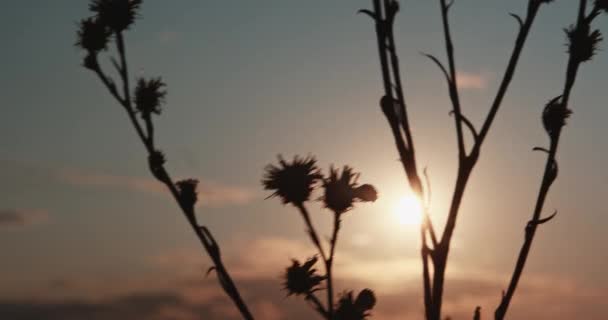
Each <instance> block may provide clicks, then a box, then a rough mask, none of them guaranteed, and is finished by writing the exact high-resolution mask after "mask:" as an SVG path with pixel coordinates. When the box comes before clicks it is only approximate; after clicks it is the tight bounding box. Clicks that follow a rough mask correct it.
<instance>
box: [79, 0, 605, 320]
mask: <svg viewBox="0 0 608 320" xmlns="http://www.w3.org/2000/svg"><path fill="white" fill-rule="evenodd" d="M437 1H438V4H439V9H440V12H441V23H442V27H443V33H444V37H445V40H444V41H445V49H446V55H447V67H446V66H444V64H443V63H442V62H441V60H440V59H439V58H437V57H436V56H434V55H431V54H426V53H424V54H423V55H424V56H426V57H428V58H429V59H430V60H431V61H432V62H433V63H434V64H436V65H437V66H438V67H439V69H440V71H441V72H442V74H443V76H444V77H445V81H446V84H447V87H448V92H449V98H450V102H451V104H452V110H451V111H450V114H451V115H453V117H454V125H455V132H456V143H457V147H458V156H457V161H458V172H457V178H456V182H455V187H454V191H453V195H452V200H451V204H450V206H449V211H448V215H447V220H446V223H445V227H444V229H443V230H441V232H438V230H436V229H435V227H434V225H433V222H432V219H431V212H430V202H431V195H430V182H429V179H428V177H427V175H426V171H423V174H422V175H421V174H420V171H419V169H418V165H417V163H416V161H417V158H416V153H415V148H414V137H413V134H412V131H411V127H410V122H409V121H410V120H409V118H408V113H407V105H406V100H405V91H404V87H403V83H402V80H401V70H400V63H399V56H398V54H397V49H396V48H397V47H396V40H395V34H394V23H395V19H396V17H397V13H398V11H399V4H398V2H397V1H395V0H371V2H372V8H371V9H369V10H368V9H363V10H360V11H359V12H360V13H362V14H366V15H368V16H369V17H371V18H372V19H373V21H374V22H375V31H376V36H377V46H378V54H379V60H380V67H381V75H382V85H383V89H384V94H383V95H382V97H381V98H380V99H379V100H380V101H379V103H380V108H381V110H382V112H383V114H384V116H385V117H386V120H387V122H388V124H389V126H390V129H391V132H392V135H393V137H394V141H395V145H396V147H397V152H398V154H399V159H400V161H401V163H402V165H403V169H404V171H405V174H406V177H407V183H408V185H409V186H410V187H411V189H412V190H413V192H414V193H415V194H416V195H417V196H418V197H419V198H420V199H421V200H424V201H423V202H424V203H425V212H424V219H423V222H422V224H421V228H420V239H421V251H420V254H421V259H422V284H423V292H424V296H423V301H424V310H425V318H426V319H427V320H441V319H442V305H443V293H444V284H445V283H444V282H445V274H446V270H447V266H448V257H449V251H450V245H451V241H452V238H453V234H454V230H455V228H456V223H457V220H458V214H459V211H460V204H461V202H462V199H463V197H464V193H465V190H466V187H467V185H468V181H469V178H470V176H471V173H472V172H473V170H474V168H475V165H476V164H477V161H478V160H479V157H480V154H481V148H482V146H483V143H484V141H485V139H486V137H487V135H488V133H489V131H490V129H491V127H492V124H493V123H494V120H495V118H496V116H497V114H498V111H499V109H500V107H501V105H502V102H503V99H504V97H505V95H506V93H507V91H508V89H509V86H510V84H511V82H512V79H513V76H514V74H515V71H516V69H517V65H518V62H519V59H520V56H521V54H522V52H523V49H524V46H525V44H526V41H527V39H528V35H529V33H530V31H531V29H532V27H533V24H534V22H535V20H536V17H537V15H538V13H539V12H540V11H541V9H542V8H543V7H544V6H545V5H547V4H549V3H551V2H553V0H528V2H527V9H526V14H525V16H523V17H521V16H519V15H517V14H511V16H513V17H514V18H515V20H516V22H517V24H518V27H519V31H518V34H517V36H516V40H515V44H514V48H513V51H512V53H511V56H510V58H509V60H508V63H507V67H506V70H505V71H504V75H503V77H502V81H501V82H500V85H499V87H498V90H497V93H496V95H495V97H494V99H493V101H492V102H491V104H490V107H489V111H488V113H487V116H486V117H485V120H484V121H483V123H482V124H481V127H480V129H479V130H477V126H476V125H475V124H474V123H472V122H471V121H470V120H469V119H468V117H467V116H466V115H464V114H463V112H462V108H461V101H460V91H459V86H458V72H457V68H456V59H455V49H454V45H453V43H452V36H451V29H450V22H449V13H450V8H451V7H452V6H453V5H454V1H447V0H437ZM141 5H142V0H92V1H91V2H90V5H89V9H90V11H91V14H92V15H91V17H88V18H85V19H83V20H81V21H80V23H79V30H78V33H77V42H76V45H77V46H78V47H79V48H81V49H82V50H83V51H84V53H85V54H86V55H85V57H84V60H83V66H84V67H85V68H86V69H88V70H90V71H92V72H93V73H94V74H95V75H96V76H97V77H98V78H99V80H100V81H101V82H102V84H103V85H104V86H105V88H106V89H107V90H108V92H109V93H110V95H111V96H112V97H113V98H114V99H115V100H116V102H117V103H118V104H119V105H120V106H122V107H123V108H124V110H125V112H126V113H127V116H128V118H129V121H130V122H131V124H132V126H133V128H134V129H135V132H136V134H137V136H138V137H139V139H140V140H141V142H142V144H143V145H144V148H145V151H146V152H147V155H148V159H147V162H148V164H147V165H148V167H149V170H150V172H151V174H152V175H153V176H154V177H155V178H156V179H157V180H158V181H159V182H160V183H162V184H164V185H165V186H166V187H167V189H168V190H169V192H170V193H171V195H172V196H173V198H174V199H175V201H176V202H177V204H178V206H179V208H180V209H181V211H182V213H183V215H184V217H185V218H186V220H187V221H188V223H189V225H190V227H191V228H192V231H193V232H194V233H195V234H196V236H197V237H198V239H199V240H200V242H201V245H202V246H203V248H204V249H205V251H206V253H207V254H208V256H209V258H210V259H211V261H212V262H213V267H212V268H210V269H209V271H208V273H209V272H213V271H214V272H215V274H216V275H217V278H218V280H219V284H220V286H221V288H222V289H223V290H224V292H225V293H226V295H227V296H228V297H229V298H230V299H231V300H232V301H233V302H234V305H235V306H236V308H237V309H238V311H239V312H240V315H241V316H242V318H243V319H247V320H249V319H253V316H252V314H251V313H250V311H249V308H248V307H247V305H246V303H245V302H244V301H243V299H242V297H241V294H240V293H239V290H238V289H237V287H236V285H235V284H234V281H233V280H232V278H231V276H230V274H229V272H228V270H227V269H226V267H225V266H224V263H223V261H222V255H221V251H220V247H219V244H218V243H217V242H216V241H215V238H214V237H213V235H212V233H211V231H210V230H209V229H208V228H207V227H206V226H205V225H204V224H202V223H201V221H200V219H199V217H198V216H197V215H196V211H195V205H196V203H197V201H198V197H197V190H196V189H197V184H198V181H197V180H196V179H185V180H181V181H174V180H173V179H172V178H171V176H170V174H169V172H168V170H167V169H166V162H167V161H166V157H165V155H164V154H163V153H162V152H161V151H160V149H159V147H158V146H157V145H156V143H155V139H154V138H155V131H154V129H155V128H154V124H155V120H156V118H155V117H156V116H159V115H160V114H161V113H162V111H163V110H162V107H163V105H164V104H165V98H166V94H167V92H166V85H165V83H164V82H163V81H162V79H161V78H160V77H158V78H138V79H135V82H134V83H132V79H131V78H130V75H129V71H128V63H127V50H126V43H125V39H124V36H125V33H126V32H127V31H128V30H129V28H130V27H131V26H132V25H133V24H134V23H135V21H136V20H137V17H138V12H139V10H140V7H141ZM577 12H578V17H577V20H576V22H575V23H574V24H572V25H571V26H569V27H568V28H566V29H565V33H566V39H567V53H568V63H567V67H566V71H565V83H564V87H563V89H561V92H560V93H559V95H557V96H556V97H552V98H550V99H549V102H548V103H547V105H546V106H545V107H544V110H543V111H542V115H541V119H542V121H541V122H542V125H543V127H544V129H545V130H546V132H547V135H548V137H549V145H548V146H547V147H534V148H533V150H535V151H541V152H543V153H545V154H546V164H545V169H544V173H543V176H542V179H541V183H540V190H539V192H538V197H537V200H536V204H535V206H534V209H533V212H532V218H531V219H530V221H528V222H527V224H526V226H525V236H524V241H523V244H522V247H521V249H520V252H519V256H518V259H517V262H516V264H515V267H514V270H513V274H512V277H511V279H510V281H509V283H508V286H507V289H506V291H504V292H503V295H502V297H501V298H500V302H499V304H498V306H497V308H496V310H495V312H494V318H495V319H497V320H501V319H504V318H505V316H506V313H507V311H508V308H509V305H510V303H511V300H512V298H513V296H514V294H515V292H516V289H517V286H518V284H519V281H520V279H521V276H522V273H523V270H524V267H525V264H526V261H527V258H528V256H529V254H530V250H531V246H532V243H533V240H534V237H535V234H536V231H537V229H538V227H539V226H540V225H542V224H544V223H547V222H549V221H550V220H551V219H553V218H554V217H555V216H556V212H554V213H553V214H551V215H549V216H547V217H542V211H543V207H544V204H545V198H546V196H547V194H548V192H549V190H550V187H551V185H552V184H553V182H554V181H555V179H556V178H557V174H558V166H557V159H556V154H557V150H558V145H559V140H560V136H561V133H562V130H563V127H564V125H565V124H566V119H567V118H568V117H570V115H571V114H572V111H571V110H570V109H569V105H570V97H571V93H572V90H573V88H574V84H575V80H576V78H577V75H578V71H579V68H580V66H581V65H582V64H583V63H584V62H587V61H590V60H591V59H592V58H593V56H594V55H595V53H596V52H597V50H598V44H599V42H600V41H601V40H602V36H601V34H600V32H599V31H598V30H595V29H594V28H593V27H592V23H593V22H594V20H595V19H596V18H597V17H598V16H600V14H601V13H608V0H595V1H594V2H593V3H592V4H591V2H589V3H588V1H587V0H579V1H578V11H577ZM110 46H113V47H115V54H116V55H117V56H116V57H112V56H111V54H110V53H109V51H110ZM106 54H107V55H110V62H111V66H112V67H113V68H114V69H115V72H116V75H115V76H114V77H117V78H118V81H115V80H114V78H113V77H112V76H111V75H110V74H109V73H108V72H107V71H105V70H104V69H103V67H102V65H101V64H100V61H99V59H100V57H102V56H103V55H106ZM133 84H134V88H133ZM345 125H346V124H345ZM465 131H469V133H470V135H471V137H472V138H470V139H469V138H467V134H466V132H465ZM358 177H359V174H358V173H355V172H354V170H353V169H352V168H351V167H349V166H344V167H343V168H341V169H336V168H334V167H330V169H329V171H328V172H327V173H326V174H323V173H322V172H321V170H320V169H319V168H318V167H317V161H316V159H315V158H313V157H312V156H307V157H298V156H296V157H294V158H293V160H291V161H287V160H285V159H283V158H282V157H280V156H279V159H278V164H270V165H268V166H267V167H266V169H265V174H264V177H263V179H262V185H263V187H264V189H266V190H268V191H270V192H272V194H271V195H270V196H269V197H278V198H279V199H280V200H281V201H282V203H283V204H285V205H289V206H292V207H294V208H295V209H296V210H297V212H299V214H300V215H301V217H302V219H303V221H304V224H305V227H306V232H307V234H308V237H309V238H310V241H311V243H312V245H313V246H314V248H315V250H316V251H317V254H316V255H314V256H312V257H305V260H297V259H293V260H292V261H291V263H290V264H289V265H288V266H287V268H286V269H285V273H284V275H283V277H284V283H283V286H284V290H285V291H286V292H287V295H288V296H298V297H302V298H303V299H304V300H305V301H306V302H307V303H309V304H310V306H311V307H312V308H313V309H314V310H315V311H316V312H317V313H318V314H319V316H320V317H321V318H324V319H328V320H363V319H366V318H368V317H369V316H370V315H371V310H372V309H373V308H374V306H375V304H376V296H375V294H374V292H373V291H372V290H370V289H363V290H361V291H360V292H359V293H357V294H356V295H355V292H354V291H346V292H344V293H341V294H336V292H335V291H336V290H335V287H334V278H335V277H334V274H333V270H332V269H333V266H334V261H335V259H336V256H337V255H336V248H337V244H338V239H339V232H340V228H341V221H342V219H343V218H344V217H346V216H348V215H350V214H351V213H350V212H351V211H352V210H353V209H354V207H355V206H356V205H357V204H358V203H360V202H373V201H375V200H376V199H377V196H378V195H377V192H376V188H375V187H374V186H372V185H370V184H358V182H357V180H358ZM316 191H320V192H322V195H321V196H320V197H318V198H316V199H314V198H313V197H314V193H315V192H316ZM314 200H320V201H322V203H323V204H324V208H325V209H326V210H328V211H330V212H331V214H332V216H333V228H332V231H331V236H330V237H329V239H328V241H322V238H321V237H320V235H319V234H320V232H319V231H318V230H317V229H316V228H315V227H314V224H313V219H312V216H311V214H310V213H309V211H308V209H307V204H308V203H309V202H310V201H314ZM318 265H322V268H323V272H321V271H320V270H319V267H318ZM471 310H473V311H474V313H473V319H481V316H482V312H481V309H480V307H476V308H475V306H471Z"/></svg>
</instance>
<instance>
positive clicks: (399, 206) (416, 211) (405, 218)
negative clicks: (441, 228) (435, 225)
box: [394, 195, 422, 225]
mask: <svg viewBox="0 0 608 320" xmlns="http://www.w3.org/2000/svg"><path fill="white" fill-rule="evenodd" d="M394 214H395V216H396V217H397V220H398V221H399V223H400V224H402V225H419V224H420V223H421V222H422V205H421V203H420V200H418V198H417V197H416V196H414V195H406V196H403V197H401V198H400V199H399V200H398V201H397V203H396V204H395V208H394Z"/></svg>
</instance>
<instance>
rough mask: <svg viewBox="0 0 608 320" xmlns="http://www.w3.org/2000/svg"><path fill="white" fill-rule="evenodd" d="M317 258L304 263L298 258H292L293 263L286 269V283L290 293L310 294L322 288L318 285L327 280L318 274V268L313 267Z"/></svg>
mask: <svg viewBox="0 0 608 320" xmlns="http://www.w3.org/2000/svg"><path fill="white" fill-rule="evenodd" d="M317 260H318V258H317V257H316V256H315V257H312V258H310V259H308V260H307V261H306V262H305V263H304V264H302V265H300V262H299V261H298V260H295V259H293V260H292V265H291V266H290V267H288V268H287V270H286V271H285V283H284V285H285V289H286V290H287V291H288V295H292V294H295V295H301V294H304V295H308V294H311V293H313V292H315V291H317V290H320V289H319V288H318V285H319V284H320V283H321V282H322V281H323V280H325V277H323V276H320V275H317V274H316V272H317V269H314V268H313V267H314V265H315V263H317Z"/></svg>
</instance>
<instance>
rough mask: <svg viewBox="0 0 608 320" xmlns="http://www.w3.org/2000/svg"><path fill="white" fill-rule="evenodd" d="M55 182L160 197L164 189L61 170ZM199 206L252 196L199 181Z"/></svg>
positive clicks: (137, 179)
mask: <svg viewBox="0 0 608 320" xmlns="http://www.w3.org/2000/svg"><path fill="white" fill-rule="evenodd" d="M57 176H58V178H59V179H60V180H61V181H63V182H65V183H69V184H72V185H75V186H82V187H100V188H121V189H127V190H132V191H136V192H143V193H149V194H157V195H160V194H162V195H164V194H166V192H167V191H166V190H165V187H164V186H163V185H162V184H161V183H159V182H158V181H156V180H154V179H152V178H142V177H131V176H120V175H111V174H104V173H96V172H86V171H82V170H74V169H69V170H61V171H60V172H59V173H58V175H57ZM198 192H199V199H200V201H199V204H200V205H202V206H209V207H222V206H228V205H242V204H246V203H248V202H249V201H251V199H252V198H253V193H252V192H251V191H250V190H248V189H246V188H242V187H236V186H229V185H224V184H221V183H218V182H214V181H207V180H203V181H201V182H200V183H199V185H198Z"/></svg>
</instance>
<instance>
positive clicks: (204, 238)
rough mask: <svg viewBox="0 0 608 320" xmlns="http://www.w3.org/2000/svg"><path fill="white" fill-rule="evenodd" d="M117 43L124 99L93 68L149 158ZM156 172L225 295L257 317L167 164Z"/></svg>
mask: <svg viewBox="0 0 608 320" xmlns="http://www.w3.org/2000/svg"><path fill="white" fill-rule="evenodd" d="M116 44H117V48H118V53H119V55H120V64H121V66H120V70H119V71H120V77H121V80H122V82H123V95H124V98H122V97H121V96H120V94H119V93H118V91H117V89H116V87H115V85H114V83H113V82H112V81H111V80H110V78H108V77H107V76H106V75H105V73H104V72H103V70H102V69H101V67H100V66H98V65H97V66H96V67H95V68H93V71H94V72H95V73H96V74H97V76H98V77H99V78H100V80H101V81H102V83H103V84H104V85H105V86H106V88H107V89H108V91H109V92H110V94H111V95H112V96H113V97H114V98H115V99H116V100H117V101H118V103H119V104H120V105H122V106H123V107H124V108H125V110H126V112H127V114H128V116H129V119H130V120H131V124H132V125H133V127H134V128H135V131H136V132H137V135H138V137H139V138H140V140H141V142H142V143H143V144H144V146H145V147H146V150H147V152H148V155H149V156H150V155H152V154H154V153H155V152H156V150H155V147H154V144H153V140H152V139H151V136H149V137H147V136H146V134H145V133H144V130H143V128H142V126H141V124H140V122H139V121H138V120H137V117H136V114H135V111H134V109H133V107H132V102H131V96H130V88H129V74H128V68H127V59H126V49H125V44H124V39H123V36H122V33H120V32H118V33H117V34H116ZM150 122H151V120H150ZM149 134H152V131H151V130H150V131H149ZM157 170H159V171H160V174H161V175H162V176H163V177H164V179H163V180H162V183H163V184H165V186H166V187H167V188H168V189H169V191H170V193H171V195H172V196H173V198H174V199H175V201H176V202H177V204H178V205H179V207H180V209H181V210H182V212H183V214H184V216H185V217H186V220H187V221H188V223H189V225H190V227H191V228H192V230H193V231H194V233H195V234H196V235H197V237H198V238H199V240H200V242H201V244H202V245H203V247H204V248H205V250H206V251H207V254H208V255H209V257H210V258H211V260H212V261H213V264H214V266H215V271H216V272H217V276H218V280H219V282H220V285H221V287H222V288H223V289H224V291H225V292H226V294H227V295H228V296H229V297H230V298H231V299H232V301H233V303H234V304H235V305H236V307H237V309H238V310H239V312H240V313H241V315H242V317H243V319H245V320H253V319H254V318H253V316H252V315H251V312H250V311H249V309H248V308H247V305H246V304H245V302H244V301H243V299H242V297H241V295H240V293H239V291H238V289H237V287H236V285H235V284H234V282H233V281H232V278H231V277H230V274H229V273H228V271H227V270H226V267H225V266H224V264H223V261H222V259H221V255H220V250H219V247H218V245H217V243H216V242H215V239H214V237H213V235H212V234H211V232H210V231H209V230H208V229H207V228H206V227H204V226H200V225H199V224H198V221H197V219H196V213H195V212H194V208H192V207H188V206H186V205H185V204H184V203H183V202H182V200H181V197H180V193H179V191H178V190H177V188H176V186H175V183H174V182H173V180H172V179H171V177H170V175H169V173H168V172H167V170H166V169H165V167H164V165H162V164H160V165H159V168H157Z"/></svg>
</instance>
